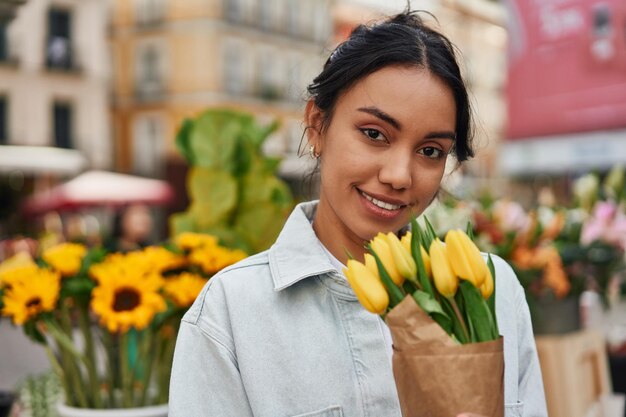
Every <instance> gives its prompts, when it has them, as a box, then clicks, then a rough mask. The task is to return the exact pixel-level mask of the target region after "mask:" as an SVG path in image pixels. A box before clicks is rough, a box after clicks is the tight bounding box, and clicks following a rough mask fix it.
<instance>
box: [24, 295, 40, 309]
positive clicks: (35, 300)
mask: <svg viewBox="0 0 626 417" xmlns="http://www.w3.org/2000/svg"><path fill="white" fill-rule="evenodd" d="M40 305H41V298H39V297H34V298H31V299H30V300H28V302H27V303H26V308H37V307H39V306H40Z"/></svg>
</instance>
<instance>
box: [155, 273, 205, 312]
mask: <svg viewBox="0 0 626 417" xmlns="http://www.w3.org/2000/svg"><path fill="white" fill-rule="evenodd" d="M206 282H207V280H206V279H205V278H203V277H201V276H200V275H196V274H191V273H189V272H183V273H182V274H180V275H178V276H175V277H173V278H170V279H168V280H167V282H166V283H165V286H164V287H163V290H164V291H165V293H166V294H167V295H168V296H169V297H170V298H171V299H172V300H173V301H174V304H176V305H177V306H178V307H183V308H185V307H189V306H190V305H191V304H192V303H193V302H194V300H195V299H196V297H197V296H198V294H200V291H201V290H202V287H204V284H206Z"/></svg>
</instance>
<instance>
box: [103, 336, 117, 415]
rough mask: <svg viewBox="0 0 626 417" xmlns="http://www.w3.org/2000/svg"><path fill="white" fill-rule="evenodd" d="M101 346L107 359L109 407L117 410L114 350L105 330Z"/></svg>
mask: <svg viewBox="0 0 626 417" xmlns="http://www.w3.org/2000/svg"><path fill="white" fill-rule="evenodd" d="M102 345H103V346H104V350H105V351H106V357H107V362H108V363H107V376H108V379H109V407H111V408H117V407H116V401H115V385H116V382H115V350H114V349H113V341H112V340H111V335H110V334H109V332H107V331H106V330H105V331H103V332H102Z"/></svg>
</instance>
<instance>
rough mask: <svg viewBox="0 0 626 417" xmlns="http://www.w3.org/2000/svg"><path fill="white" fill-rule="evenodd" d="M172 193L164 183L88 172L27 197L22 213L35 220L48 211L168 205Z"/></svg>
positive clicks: (105, 172)
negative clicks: (135, 205) (134, 204)
mask: <svg viewBox="0 0 626 417" xmlns="http://www.w3.org/2000/svg"><path fill="white" fill-rule="evenodd" d="M173 197H174V192H173V190H172V187H171V186H170V185H169V184H168V183H167V182H165V181H162V180H156V179H150V178H142V177H137V176H133V175H126V174H118V173H115V172H107V171H88V172H85V173H83V174H81V175H79V176H77V177H76V178H74V179H72V180H70V181H68V182H66V183H64V184H60V185H57V186H56V187H53V188H51V189H49V190H46V191H43V192H41V193H36V194H34V195H32V196H30V197H28V198H27V199H26V200H25V201H24V204H23V205H22V210H23V213H24V214H26V215H28V216H35V215H38V214H43V213H46V212H49V211H63V210H71V209H76V208H81V207H91V206H123V205H127V204H131V203H144V204H152V205H157V204H167V203H169V202H171V201H172V199H173Z"/></svg>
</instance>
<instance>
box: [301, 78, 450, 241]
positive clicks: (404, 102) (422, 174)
mask: <svg viewBox="0 0 626 417" xmlns="http://www.w3.org/2000/svg"><path fill="white" fill-rule="evenodd" d="M306 116H307V122H308V125H309V126H315V128H313V129H308V130H307V132H308V140H309V143H310V144H312V145H314V146H315V151H316V152H317V153H319V154H320V155H321V156H320V158H321V162H320V171H321V188H320V204H319V206H318V212H317V215H316V218H315V223H316V229H318V228H324V229H325V232H326V233H328V234H329V235H330V234H332V235H333V236H336V237H337V238H342V239H341V240H344V239H348V240H350V241H352V242H354V243H356V242H361V244H362V242H363V241H366V240H369V239H371V238H372V237H374V236H375V235H376V233H378V232H380V231H382V232H388V231H393V232H396V231H398V230H399V229H400V228H402V227H403V226H404V225H406V224H407V223H408V222H409V221H410V218H411V216H415V215H418V214H420V213H421V212H422V211H423V210H424V209H425V208H426V207H427V206H428V205H429V204H430V203H431V201H432V200H433V198H434V197H435V194H436V193H437V190H438V188H439V184H440V182H441V178H442V176H443V173H444V169H445V164H446V157H447V155H448V153H449V152H450V150H451V149H452V147H453V145H454V134H455V124H456V105H455V101H454V96H453V95H452V91H451V90H450V88H449V87H448V86H447V85H446V84H444V82H443V81H441V80H440V79H439V78H437V77H436V76H434V75H432V74H431V73H430V72H429V71H427V70H425V69H419V68H414V67H404V66H390V67H385V68H383V69H381V70H379V71H376V72H374V73H372V74H370V75H369V76H367V77H365V78H363V79H362V80H360V81H359V82H358V83H357V84H355V85H354V86H353V87H352V88H350V89H349V90H347V91H346V92H345V93H343V94H342V95H341V96H340V97H339V99H338V100H337V102H336V105H335V109H334V112H333V114H332V118H331V121H330V124H329V125H328V127H327V129H326V130H325V131H322V130H321V129H320V128H319V126H320V123H321V120H322V114H321V113H320V111H319V109H317V107H315V106H314V105H313V103H312V102H310V103H309V105H308V106H307V110H306ZM329 232H330V233H329Z"/></svg>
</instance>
